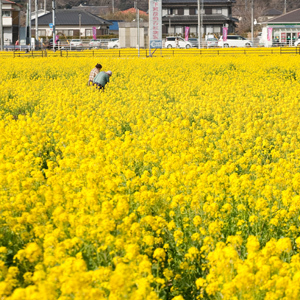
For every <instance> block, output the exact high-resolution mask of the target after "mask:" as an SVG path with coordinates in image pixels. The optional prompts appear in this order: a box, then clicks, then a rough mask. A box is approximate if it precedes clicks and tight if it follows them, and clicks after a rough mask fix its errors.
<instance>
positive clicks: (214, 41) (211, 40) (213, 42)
mask: <svg viewBox="0 0 300 300" xmlns="http://www.w3.org/2000/svg"><path fill="white" fill-rule="evenodd" d="M206 45H207V48H211V47H218V40H217V39H216V38H208V39H207V40H206Z"/></svg>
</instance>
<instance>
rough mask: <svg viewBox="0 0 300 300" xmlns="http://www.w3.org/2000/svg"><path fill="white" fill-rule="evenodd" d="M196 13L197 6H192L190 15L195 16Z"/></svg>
mask: <svg viewBox="0 0 300 300" xmlns="http://www.w3.org/2000/svg"><path fill="white" fill-rule="evenodd" d="M195 14H196V9H195V8H190V15H191V16H194V15H195Z"/></svg>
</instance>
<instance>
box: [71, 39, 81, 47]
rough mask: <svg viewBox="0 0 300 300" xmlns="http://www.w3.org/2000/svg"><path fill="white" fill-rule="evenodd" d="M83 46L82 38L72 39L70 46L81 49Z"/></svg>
mask: <svg viewBox="0 0 300 300" xmlns="http://www.w3.org/2000/svg"><path fill="white" fill-rule="evenodd" d="M82 47H83V43H82V40H80V39H72V40H71V41H70V48H71V49H81V48H82Z"/></svg>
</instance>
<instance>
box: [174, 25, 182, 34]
mask: <svg viewBox="0 0 300 300" xmlns="http://www.w3.org/2000/svg"><path fill="white" fill-rule="evenodd" d="M175 33H177V34H182V33H183V29H182V27H181V26H176V27H175Z"/></svg>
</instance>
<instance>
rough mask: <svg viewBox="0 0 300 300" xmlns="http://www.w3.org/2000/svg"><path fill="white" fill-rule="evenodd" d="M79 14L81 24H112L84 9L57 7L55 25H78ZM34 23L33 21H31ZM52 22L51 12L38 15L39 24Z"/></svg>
mask: <svg viewBox="0 0 300 300" xmlns="http://www.w3.org/2000/svg"><path fill="white" fill-rule="evenodd" d="M79 14H81V18H80V19H81V25H83V26H84V25H112V23H111V22H109V21H107V20H104V19H102V18H100V17H98V16H95V15H93V14H91V13H89V12H87V11H84V10H73V9H57V10H56V12H55V25H56V26H59V25H76V26H79ZM32 23H33V24H34V21H33V22H32ZM50 23H52V12H51V13H48V14H46V15H44V16H41V17H39V25H48V24H50Z"/></svg>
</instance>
